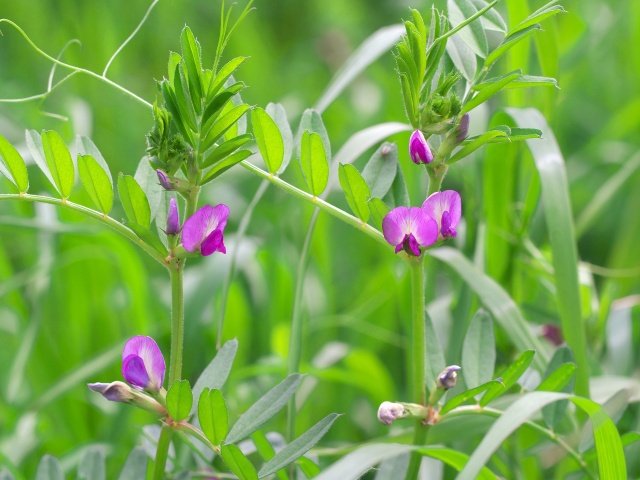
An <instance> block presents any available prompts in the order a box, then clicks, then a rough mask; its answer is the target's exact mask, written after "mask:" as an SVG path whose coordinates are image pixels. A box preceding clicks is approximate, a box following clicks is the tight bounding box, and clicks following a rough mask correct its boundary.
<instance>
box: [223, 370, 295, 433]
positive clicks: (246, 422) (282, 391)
mask: <svg viewBox="0 0 640 480" xmlns="http://www.w3.org/2000/svg"><path fill="white" fill-rule="evenodd" d="M301 380H302V376H301V375H299V374H297V373H294V374H292V375H289V376H288V377H287V378H285V379H284V380H283V381H282V382H280V383H279V384H278V385H276V386H275V387H273V388H272V389H271V390H269V391H268V392H267V393H265V394H264V395H263V396H262V397H260V399H259V400H258V401H257V402H256V403H254V404H253V405H252V406H251V407H250V408H249V410H247V411H246V412H245V413H244V414H243V415H242V416H241V417H240V418H239V419H238V421H237V422H236V424H235V425H234V426H233V428H232V429H231V431H230V432H229V436H228V437H227V443H237V442H239V441H240V440H243V439H245V438H247V437H248V436H249V435H251V434H252V433H253V432H255V431H256V430H258V429H259V428H260V427H261V426H262V425H263V424H264V423H265V422H266V421H267V420H269V419H270V418H271V417H273V416H274V415H275V414H276V413H278V412H279V411H280V410H281V409H282V407H284V406H285V405H286V404H287V402H288V401H289V399H290V398H291V397H292V396H293V395H294V394H295V393H296V389H297V388H298V385H299V384H300V381H301Z"/></svg>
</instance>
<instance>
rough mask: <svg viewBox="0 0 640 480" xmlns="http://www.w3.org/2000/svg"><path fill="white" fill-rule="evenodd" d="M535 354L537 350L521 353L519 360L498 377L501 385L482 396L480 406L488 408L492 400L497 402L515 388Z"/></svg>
mask: <svg viewBox="0 0 640 480" xmlns="http://www.w3.org/2000/svg"><path fill="white" fill-rule="evenodd" d="M535 354H536V352H535V350H527V351H526V352H523V353H521V354H520V355H519V356H518V358H516V359H515V360H514V361H513V362H512V363H511V365H509V366H508V367H507V369H506V370H505V371H504V372H502V374H501V375H500V376H499V377H498V380H500V383H499V384H497V385H493V386H492V387H491V388H489V390H487V393H485V394H484V395H483V396H482V398H481V399H480V405H481V406H482V407H486V406H487V405H489V403H490V402H491V401H492V400H495V399H496V398H498V397H499V396H500V395H502V394H503V393H505V392H506V391H508V390H509V389H510V388H511V387H513V386H514V385H515V384H516V382H517V381H518V379H519V378H520V377H521V376H522V375H523V374H524V372H525V371H526V370H527V368H529V365H531V362H532V361H533V357H534V356H535Z"/></svg>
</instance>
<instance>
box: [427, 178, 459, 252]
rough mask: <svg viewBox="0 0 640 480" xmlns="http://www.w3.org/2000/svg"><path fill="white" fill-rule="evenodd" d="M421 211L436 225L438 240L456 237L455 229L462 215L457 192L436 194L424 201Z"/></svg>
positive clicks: (449, 191) (447, 191)
mask: <svg viewBox="0 0 640 480" xmlns="http://www.w3.org/2000/svg"><path fill="white" fill-rule="evenodd" d="M422 209H423V210H424V212H425V213H426V214H427V215H429V216H430V217H431V218H433V219H434V220H435V221H436V222H437V223H438V232H439V234H438V239H439V240H442V239H444V238H451V237H455V236H456V235H457V231H456V227H457V226H458V223H460V217H461V215H462V201H461V200H460V194H459V193H458V192H456V191H455V190H445V191H444V192H436V193H434V194H432V195H430V196H429V198H427V199H426V200H425V201H424V203H423V204H422Z"/></svg>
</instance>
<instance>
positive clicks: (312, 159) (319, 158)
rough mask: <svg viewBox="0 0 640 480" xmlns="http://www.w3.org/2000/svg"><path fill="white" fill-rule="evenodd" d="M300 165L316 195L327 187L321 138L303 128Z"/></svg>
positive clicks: (325, 158)
mask: <svg viewBox="0 0 640 480" xmlns="http://www.w3.org/2000/svg"><path fill="white" fill-rule="evenodd" d="M300 166H301V167H302V172H303V173H304V179H305V181H306V182H307V186H308V187H309V190H310V191H311V193H312V194H313V195H314V196H316V197H317V196H318V195H320V194H321V193H322V192H323V191H324V189H325V188H327V182H328V181H329V163H328V162H327V154H326V151H325V148H324V145H323V144H322V139H321V138H320V135H318V134H317V133H310V132H309V131H308V130H305V132H304V133H303V134H302V139H301V140H300Z"/></svg>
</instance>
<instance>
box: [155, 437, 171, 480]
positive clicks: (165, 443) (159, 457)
mask: <svg viewBox="0 0 640 480" xmlns="http://www.w3.org/2000/svg"><path fill="white" fill-rule="evenodd" d="M172 433H173V430H172V429H171V427H170V426H169V425H166V424H165V425H162V430H160V438H158V447H157V449H156V460H155V463H154V466H153V480H162V479H163V478H164V469H165V465H166V464H167V456H168V454H169V444H170V443H171V434H172Z"/></svg>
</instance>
